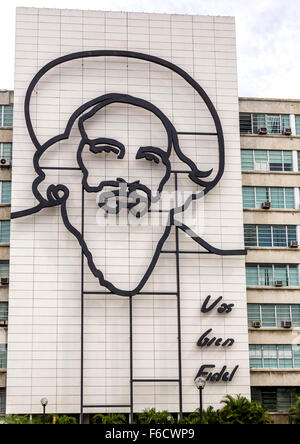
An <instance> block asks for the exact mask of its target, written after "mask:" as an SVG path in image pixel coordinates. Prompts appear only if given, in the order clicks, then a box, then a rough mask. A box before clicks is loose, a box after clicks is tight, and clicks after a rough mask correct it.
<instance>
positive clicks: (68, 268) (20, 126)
mask: <svg viewBox="0 0 300 444" xmlns="http://www.w3.org/2000/svg"><path fill="white" fill-rule="evenodd" d="M100 23H101V29H100V28H99V24H100ZM234 28H235V27H234V19H233V18H231V17H201V16H181V15H171V16H170V15H165V14H140V13H112V12H99V11H96V12H95V11H77V10H76V11H75V10H53V9H33V8H19V9H18V11H17V37H16V78H15V110H14V149H13V153H14V161H13V179H12V182H13V187H12V189H13V191H12V212H13V214H14V215H15V219H14V220H13V221H12V230H11V231H12V232H11V243H10V245H11V267H10V309H9V329H8V332H9V334H8V344H9V345H8V360H7V362H8V363H7V390H5V389H4V385H5V384H4V379H3V380H1V383H2V385H1V399H2V412H3V411H4V404H5V397H6V413H7V414H11V413H29V414H36V413H40V412H41V405H40V399H41V398H42V397H44V396H46V397H47V398H48V400H49V404H48V408H47V409H48V411H49V412H50V411H53V412H57V413H69V414H71V413H77V414H79V413H81V414H82V417H83V415H89V414H92V413H95V412H106V411H109V412H111V411H118V412H124V413H129V414H130V413H132V412H137V411H141V410H142V409H144V408H147V407H148V408H149V407H156V408H157V409H159V410H161V409H168V410H169V411H171V412H174V413H176V412H177V413H179V412H180V411H181V412H189V411H193V410H194V409H195V408H197V407H198V399H199V397H198V393H197V390H196V389H195V387H194V386H193V380H194V378H195V376H196V375H197V373H198V375H202V376H204V377H205V378H207V383H206V387H205V391H204V406H208V405H214V406H216V407H217V406H219V405H220V401H221V399H222V398H223V397H224V395H225V394H227V393H228V394H232V395H234V394H237V393H240V394H242V395H244V396H247V397H250V396H252V398H253V399H258V400H260V401H261V402H262V403H263V405H265V406H266V407H267V408H269V409H270V410H271V411H282V410H287V409H288V407H289V406H290V404H291V403H292V401H293V399H294V396H295V393H297V390H298V389H297V386H300V383H298V379H299V376H298V373H297V368H298V369H299V368H300V362H299V352H298V350H299V349H298V346H297V345H298V343H299V341H298V336H297V334H298V333H297V327H300V315H299V307H300V305H299V304H297V293H298V291H299V288H300V284H299V268H298V264H299V263H300V262H299V260H298V259H297V258H298V255H299V253H298V249H297V241H298V239H299V233H298V226H297V222H296V221H295V219H296V218H297V210H299V208H300V207H299V205H300V198H299V185H300V184H299V182H298V177H299V174H297V173H298V171H299V170H298V157H297V155H298V153H297V152H298V150H299V151H300V147H297V140H300V138H298V139H297V133H298V134H299V135H300V120H299V118H300V117H299V116H300V102H299V101H298V102H297V101H278V100H264V99H246V98H242V99H240V101H239V100H238V93H237V72H236V49H235V30H234ZM112 49H113V50H118V51H124V54H121V53H120V52H119V53H118V54H117V53H114V54H113V55H112V54H109V53H106V54H105V55H106V57H103V54H102V55H99V53H98V54H97V57H96V55H95V57H90V56H89V57H87V53H86V51H95V50H98V51H101V50H106V51H110V50H112ZM125 51H127V52H128V51H129V52H133V51H134V52H135V53H142V54H150V55H151V56H155V57H158V58H159V59H160V60H164V61H167V62H171V63H172V64H173V65H175V67H179V68H181V70H183V71H184V72H185V73H188V74H189V75H190V76H191V78H192V81H191V83H189V80H190V78H189V77H187V76H185V74H182V71H179V70H178V71H176V68H175V71H172V69H170V65H169V64H168V63H167V64H166V63H165V62H160V61H157V60H155V63H154V62H153V59H147V58H146V59H145V58H144V59H139V58H138V57H136V55H132V54H131V55H130V56H129V58H127V57H124V55H126V54H125ZM78 52H80V54H81V55H80V57H79V56H78V57H75V58H73V59H72V60H71V59H69V60H59V62H57V64H54V65H53V66H52V65H51V66H49V69H48V71H47V70H46V71H45V72H43V73H42V75H41V76H40V77H39V78H38V79H37V81H36V83H35V84H34V85H33V87H32V90H31V91H30V92H29V93H28V90H27V88H28V86H29V83H30V82H31V80H32V78H33V77H34V76H35V75H36V73H37V72H39V70H40V69H41V68H42V67H43V66H45V65H46V64H47V63H49V62H51V61H53V60H56V59H58V58H60V57H61V56H65V55H68V54H72V53H78ZM160 63H163V65H161V64H160ZM173 65H172V67H173ZM172 67H171V68H172ZM187 80H188V81H187ZM194 82H196V84H198V85H200V87H202V88H203V89H204V90H205V92H206V93H207V96H206V95H201V90H200V89H199V88H198V87H197V85H196V86H195V83H194ZM197 88H198V89H197ZM26 92H27V96H26ZM6 94H8V93H6ZM107 94H109V96H107ZM114 94H119V95H121V96H118V99H116V97H115V95H114ZM103 95H105V97H104V98H103ZM25 96H26V97H27V99H26V100H27V105H28V107H27V109H28V110H29V113H28V115H27V116H25V119H24V109H23V104H24V100H25ZM125 96H126V97H125ZM128 96H130V98H128ZM9 97H10V100H12V94H11V93H10V96H9ZM97 97H100V99H99V98H97ZM120 97H121V98H120ZM105 100H106V101H107V100H109V101H110V102H109V103H108V102H105V103H104V102H103V101H105ZM91 101H93V103H92V104H91V103H90V102H91ZM9 103H10V102H9ZM9 103H7V104H6V102H5V105H6V106H7V105H9ZM210 103H211V104H212V106H210ZM86 104H88V105H86ZM95 105H96V106H97V107H98V108H97V109H95V108H92V107H93V106H95ZM108 105H109V106H108ZM104 106H105V109H103V108H104ZM79 107H81V108H79ZM76 110H79V111H78V112H77V111H76ZM75 111H76V113H75V117H74V119H73V117H72V115H74V114H72V113H74V112H75ZM149 113H150V115H149ZM151 113H152V114H151ZM239 113H240V129H239V123H238V121H239V119H238V116H239ZM80 116H83V117H81V118H79V117H80ZM218 119H220V120H218ZM218 121H220V124H221V127H222V134H223V135H224V141H225V171H224V174H223V171H222V143H221V142H222V136H221V133H220V128H219V125H218ZM68 122H69V124H68ZM162 123H163V125H162ZM68 125H69V126H68ZM163 127H164V128H165V129H164V128H163ZM172 128H174V129H172ZM67 129H68V131H67ZM166 129H167V132H168V134H169V136H168V138H169V139H168V140H169V141H170V139H172V140H173V142H172V144H173V145H172V150H174V152H173V153H172V154H170V155H169V154H168V156H169V157H168V158H167V157H166V155H165V154H164V153H163V152H162V150H163V151H164V150H166V147H167V146H168V141H166V133H165V130H166ZM99 130H100V131H99ZM3 131H4V130H3ZM175 131H176V134H177V137H178V145H176V134H175ZM64 132H65V133H64ZM239 132H240V133H241V136H240V134H239ZM62 134H64V135H65V137H64V138H63V137H61V135H62ZM10 137H11V136H10ZM99 138H101V140H99ZM112 138H113V141H112ZM108 139H109V140H108ZM149 139H150V140H149ZM3 140H4V139H3ZM6 140H7V139H5V140H4V141H6ZM80 140H81V142H80ZM83 140H84V143H83V142H82V141H83ZM174 140H175V142H174ZM1 141H2V139H1ZM109 141H110V143H112V145H111V147H110V149H109V150H108V147H107V146H106V151H105V150H103V146H102V147H100V145H101V144H100V142H101V143H102V145H103V143H104V142H105V143H106V144H107V143H108V142H109ZM8 142H11V139H10V140H9V141H8ZM96 142H97V143H96ZM124 142H125V143H124ZM97 144H98V145H97ZM99 144H100V145H99ZM78 145H79V147H82V152H83V147H84V146H90V147H91V148H92V152H93V155H94V156H95V154H96V155H97V156H98V157H97V158H95V157H91V153H87V152H85V153H84V154H85V156H86V157H83V154H81V153H80V149H79V148H78ZM149 145H151V146H154V147H160V148H159V150H157V148H155V149H154V150H152V151H151V153H150V152H148V151H147V153H146V154H147V157H146V156H145V147H148V148H149ZM42 147H44V148H45V149H44V151H43V149H42ZM74 147H75V148H74ZM99 147H100V148H99ZM49 148H50V149H49ZM112 148H113V149H112ZM240 149H241V152H240ZM39 150H41V151H40V152H41V154H39V153H38V154H36V155H35V156H34V154H35V153H36V152H37V151H38V152H39ZM77 150H78V151H77ZM76 151H77V160H76V155H75V156H74V152H75V154H76ZM108 151H113V152H108ZM4 154H5V153H3V156H4V158H6V157H5V156H6V154H5V155H4ZM116 154H117V158H116V157H113V156H115V155H116ZM99 156H102V157H101V162H102V163H101V164H100V166H98V164H97V167H96V160H97V162H99ZM158 156H161V157H160V158H159V157H158ZM7 158H9V156H8V155H7ZM33 158H35V159H38V160H36V163H35V164H34V163H33ZM187 158H188V160H187ZM116 159H118V160H116ZM147 160H152V162H151V163H152V167H151V169H149V166H148V164H149V162H148V164H147ZM78 162H79V163H78ZM168 162H169V163H168ZM162 163H163V164H164V166H165V167H166V169H167V171H168V165H169V164H171V165H172V167H171V168H170V177H169V180H168V181H167V182H166V190H167V191H168V192H169V194H170V195H171V194H172V192H173V197H174V196H175V201H176V203H177V207H178V205H179V204H183V203H186V202H187V200H186V196H189V195H190V193H191V190H192V193H194V194H195V195H196V196H197V197H198V196H199V199H198V198H197V199H195V201H196V205H193V206H192V207H191V208H188V210H192V211H191V214H189V213H188V211H187V210H186V211H185V214H186V213H188V216H187V219H184V222H185V224H184V225H181V228H178V226H179V225H175V226H174V227H171V231H170V233H169V237H168V239H167V240H165V239H164V242H165V243H164V247H163V248H162V249H159V253H160V254H159V255H158V256H159V257H156V253H157V251H158V245H160V244H159V239H160V240H162V237H161V236H162V233H161V232H160V228H159V226H157V225H155V226H153V224H152V225H151V224H150V226H146V225H145V224H144V225H142V224H141V225H139V224H136V223H135V224H134V226H128V224H127V223H124V220H123V217H124V215H123V213H122V211H119V212H118V217H117V224H116V217H115V214H114V215H112V214H109V211H108V210H105V211H104V210H103V208H104V209H105V206H102V207H100V210H99V205H95V202H96V200H95V197H93V196H94V192H95V191H97V192H99V188H97V186H98V185H99V177H102V180H105V181H112V180H114V181H115V180H116V178H122V180H121V179H119V182H120V183H121V182H122V181H126V182H127V183H130V184H131V185H132V184H136V183H137V180H140V179H141V177H144V180H145V181H147V179H149V184H148V187H149V189H152V188H154V189H155V187H157V186H158V185H156V184H157V183H158V182H157V181H158V178H159V177H160V178H161V177H164V178H166V177H167V176H166V173H163V172H162V170H158V169H156V170H155V169H153V165H154V167H155V165H161V164H162ZM187 165H188V167H189V168H193V165H196V166H197V168H198V170H200V171H206V172H208V173H206V175H205V174H203V175H202V176H203V177H204V178H203V179H199V176H197V175H196V176H193V175H192V177H194V181H190V180H189V179H187V178H186V176H185V175H183V174H182V171H183V170H184V171H187V170H189V168H188V169H187ZM241 165H242V168H241ZM41 167H42V168H41ZM103 167H104V173H103ZM160 168H161V167H160ZM212 168H213V169H214V171H213V172H211V171H210V170H211V169H212ZM1 170H2V174H6V175H7V174H8V173H9V168H4V167H3V168H1ZM241 170H242V174H241ZM194 171H195V169H194ZM43 174H45V177H44V176H43ZM82 174H83V176H82ZM161 174H162V175H161ZM164 174H165V176H164ZM209 174H210V175H209ZM37 176H38V177H40V182H39V183H38V187H37V188H36V191H35V195H33V193H32V184H33V181H34V180H35V179H36V178H37ZM82 177H83V178H84V179H83V186H82V185H81V182H82ZM2 180H3V181H6V180H9V178H8V177H6V176H5V177H4V178H3V179H2ZM197 180H198V182H197ZM214 181H215V182H214ZM162 182H163V183H164V179H163V180H162ZM162 182H160V183H162ZM207 183H209V184H212V185H211V186H210V185H207ZM200 184H201V186H200ZM297 184H298V185H297ZM57 185H59V186H60V188H56V187H57ZM65 186H66V187H67V190H66V188H64V187H65ZM114 186H116V184H115V185H114ZM3 189H4V190H5V187H4V188H3ZM144 189H145V188H144ZM156 189H157V188H156ZM199 189H204V190H206V196H205V199H202V198H201V197H202V196H201V195H199V194H197V193H199ZM137 190H139V189H137ZM166 190H164V191H166ZM174 190H175V194H174ZM181 190H184V191H185V194H184V193H182V194H180V191H181ZM140 191H141V190H140ZM68 192H70V195H69V196H70V197H68V199H69V200H68V202H70V204H68V205H67V204H66V202H67V200H66V202H65V201H64V197H65V196H66V195H67V194H68ZM114 196H116V194H115V195H114ZM118 196H120V195H118ZM182 196H184V197H182ZM119 199H120V198H119ZM187 199H189V197H188V198H187ZM242 201H243V203H244V205H243V206H244V218H243V212H242V209H243V208H242ZM104 203H105V204H106V201H105V202H104ZM4 204H5V202H4ZM119 205H120V200H119ZM121 208H122V207H121ZM161 208H163V210H161ZM124 209H125V208H123V210H124ZM169 209H170V207H168V211H166V208H165V207H164V206H163V207H160V210H159V211H160V214H164V212H165V213H166V214H170V213H169ZM127 210H128V211H129V213H130V208H129V207H127ZM24 211H25V212H24ZM156 211H157V210H156V207H155V204H153V206H152V207H151V212H152V213H153V214H154V213H155V212H156ZM123 212H124V211H123ZM129 213H128V214H129ZM177 214H178V213H177ZM21 216H22V217H21ZM278 216H280V218H278ZM113 217H114V219H113ZM127 217H128V216H126V221H127ZM178 217H179V216H178ZM8 218H9V217H8V214H6V213H5V214H3V222H1V223H3V224H4V225H3V230H4V231H3V233H4V238H3V239H6V238H5V233H6V231H5V230H7V229H8V227H6V225H5V223H6V224H7V222H6V219H8ZM141 219H142V218H141ZM186 220H188V221H189V224H190V225H189V228H190V229H191V230H189V231H184V230H183V228H182V227H184V226H186V225H188V224H187V223H186ZM83 221H84V222H83ZM203 221H205V223H203ZM95 222H96V223H95ZM72 227H73V229H72ZM191 232H192V235H191V234H190V233H191ZM187 233H188V235H187ZM82 234H84V236H83V235H82ZM199 239H200V240H199ZM244 239H245V240H244ZM195 240H196V242H195ZM197 241H198V242H197ZM244 244H245V246H246V248H247V250H248V255H247V256H244V254H243V250H244ZM1 248H3V250H4V248H7V247H4V246H3V247H1ZM5 251H6V250H5ZM226 252H227V253H226ZM5 254H6V256H5V257H4V256H1V257H3V260H4V261H7V260H8V252H7V251H6V253H5ZM245 257H246V264H245ZM153 258H154V259H153ZM153 261H154V262H155V264H156V265H155V264H154V265H155V267H154V268H153V270H152V273H149V274H147V273H146V274H145V270H146V269H147V267H149V262H150V268H151V264H152V265H153ZM4 265H5V266H6V267H7V262H5V263H3V266H4ZM148 270H149V268H148ZM100 272H101V273H100ZM4 274H5V273H4ZM146 275H147V276H146ZM3 276H4V275H3ZM145 276H146V277H147V279H146V278H145ZM4 277H6V276H4ZM96 277H97V278H96ZM3 282H5V281H3ZM99 283H100V285H99ZM5 285H6V284H5ZM1 290H2V291H5V292H7V286H2V287H1ZM208 296H210V298H209V299H208ZM1 297H2V299H1V301H3V302H5V303H6V302H7V293H5V294H4V293H3V296H2V293H1ZM221 297H222V299H219V304H218V305H215V306H213V308H212V309H209V308H210V305H211V304H212V303H213V302H214V301H217V299H218V298H221ZM5 298H6V299H5ZM222 303H225V304H226V305H225V311H224V309H223V310H222V309H221V308H222V307H221V304H222ZM231 304H233V307H231ZM247 304H248V326H249V331H248V327H247ZM3 307H4V306H3ZM5 307H6V305H5ZM218 308H219V309H220V310H219V311H218ZM223 308H224V307H223ZM226 308H227V310H226ZM82 309H83V310H82ZM227 311H228V312H227ZM0 317H1V316H0ZM3 318H5V316H4V315H3ZM0 330H1V334H2V332H3V336H1V337H3V339H2V342H3V345H2V348H3V350H4V351H3V352H2V355H3V356H4V359H5V365H6V359H7V356H6V343H7V339H6V336H5V335H6V333H5V330H4V329H3V327H2V328H1V326H0ZM4 333H5V334H4ZM248 333H249V335H248ZM213 337H215V338H216V339H215V340H214V341H211V343H210V344H209V346H208V345H207V343H208V339H212V338H213ZM219 338H220V339H219ZM297 341H298V342H297ZM249 343H250V356H249ZM222 345H223V346H222ZM0 346H1V341H0ZM82 357H83V359H82ZM249 358H250V367H249ZM4 359H3V362H4ZM249 369H250V371H249ZM105 406H110V407H109V408H105ZM280 420H282V418H280Z"/></svg>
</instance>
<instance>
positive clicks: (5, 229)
mask: <svg viewBox="0 0 300 444" xmlns="http://www.w3.org/2000/svg"><path fill="white" fill-rule="evenodd" d="M0 223H1V225H0V227H1V233H0V236H1V237H0V243H2V244H8V243H9V238H10V221H9V220H1V221H0Z"/></svg>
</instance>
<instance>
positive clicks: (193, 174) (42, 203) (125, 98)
mask: <svg viewBox="0 0 300 444" xmlns="http://www.w3.org/2000/svg"><path fill="white" fill-rule="evenodd" d="M106 56H111V57H127V58H135V59H140V60H144V61H148V62H152V63H156V64H158V65H161V66H164V67H166V68H168V69H171V70H172V71H173V72H175V73H177V74H179V75H180V76H181V77H182V78H183V79H185V80H186V81H187V83H189V84H190V85H191V86H192V87H193V88H194V89H195V90H196V91H197V92H198V94H199V95H200V97H201V98H202V99H203V101H204V102H205V103H206V105H207V107H208V109H209V111H210V113H211V116H212V118H213V120H214V123H215V127H216V133H209V134H211V135H217V137H218V147H219V169H218V173H217V175H216V177H215V178H214V179H213V180H212V181H204V180H202V178H205V177H208V176H209V175H210V174H211V172H212V170H211V171H206V172H203V171H200V170H199V169H198V168H197V166H196V165H195V163H194V162H193V161H192V160H191V159H189V158H188V157H187V156H185V155H184V154H183V152H182V151H181V149H180V146H179V141H178V134H177V132H176V130H175V128H174V126H173V125H172V123H171V122H170V120H169V119H168V118H167V117H166V116H165V115H164V114H163V113H162V112H161V111H160V110H159V109H158V108H157V107H155V106H154V105H153V104H151V103H149V102H147V101H145V100H143V99H140V98H136V97H131V96H129V95H126V94H114V93H113V94H106V95H103V96H100V97H97V98H95V99H93V100H91V101H89V102H87V103H85V104H84V105H82V106H81V107H79V108H78V109H77V110H76V111H75V112H74V113H73V114H72V116H71V117H70V119H69V121H68V123H67V126H66V129H65V131H64V132H63V133H62V134H60V135H57V136H55V137H53V138H51V139H50V140H48V141H47V142H46V143H45V144H43V145H41V144H40V143H39V141H38V139H37V137H36V134H35V132H34V130H33V126H32V121H31V116H30V101H31V97H32V93H33V91H34V88H35V86H36V85H37V83H38V81H39V80H40V79H41V78H42V77H43V76H44V75H45V74H46V73H47V72H48V71H50V70H51V69H52V68H54V67H56V66H58V65H60V64H63V63H65V62H67V61H71V60H76V59H84V58H87V57H106ZM116 102H118V103H130V104H133V105H135V106H140V107H142V108H144V109H147V110H149V111H151V112H153V113H154V114H155V115H156V116H157V117H158V118H159V119H160V120H161V122H162V123H163V125H164V127H165V129H166V131H167V134H168V151H167V153H166V155H165V156H163V158H162V161H163V163H164V165H165V166H166V174H165V176H164V178H163V180H162V182H161V183H160V185H159V188H158V193H159V192H161V191H162V189H163V186H164V184H165V183H166V182H167V180H168V179H169V178H170V175H171V165H170V162H169V160H168V158H169V156H170V153H171V149H172V147H173V148H174V150H175V152H176V154H177V156H178V157H179V158H180V159H181V160H182V161H183V162H184V163H186V164H187V165H188V166H189V167H190V171H187V172H186V173H187V174H188V175H189V178H190V179H191V180H192V181H193V182H195V183H196V184H198V185H200V186H202V187H204V190H202V191H201V192H200V193H195V194H193V195H191V196H190V197H189V198H188V199H187V201H186V202H185V204H184V205H182V206H181V207H177V208H175V209H172V210H170V215H169V220H168V224H169V226H168V227H167V228H166V230H165V231H164V234H163V236H162V237H161V239H160V241H159V243H158V245H157V248H156V250H155V254H154V256H153V258H152V261H151V263H150V265H149V267H148V269H147V271H146V273H145V275H144V276H143V278H142V280H141V281H140V283H139V285H138V286H137V287H136V288H135V289H133V290H131V291H124V290H121V289H118V288H116V287H115V286H114V285H113V284H112V283H110V282H108V281H106V280H105V279H104V276H103V273H102V272H101V270H99V269H97V267H96V266H95V263H94V261H93V258H92V255H91V253H90V251H89V249H88V247H87V244H86V242H85V241H84V239H83V236H82V234H81V233H79V231H78V230H77V229H76V228H75V227H74V226H73V225H72V224H71V223H70V221H69V218H68V215H67V209H66V201H67V199H68V196H69V190H68V188H67V187H66V186H65V185H56V186H55V185H51V186H50V187H49V188H48V190H47V199H45V198H44V197H43V196H42V195H41V194H40V192H39V190H38V186H39V185H40V184H41V182H42V181H43V180H44V179H45V172H44V169H45V168H43V167H42V166H40V163H39V161H40V159H41V156H42V154H43V153H44V152H45V151H46V150H47V149H48V148H50V147H51V146H52V145H54V144H55V143H57V142H60V141H62V140H64V139H67V138H68V137H69V135H70V132H71V129H72V127H73V124H74V122H75V120H76V119H77V118H79V117H80V116H81V117H80V119H79V129H80V132H81V135H82V141H81V143H80V146H79V149H78V152H77V162H78V166H79V169H80V170H81V171H82V173H83V184H84V187H85V189H86V191H87V192H93V191H99V189H100V188H101V186H100V187H89V186H88V184H87V177H88V171H87V170H86V168H85V167H84V164H83V162H82V159H81V156H80V153H81V151H82V149H83V146H84V145H85V144H88V145H90V147H91V148H92V149H95V146H96V144H97V143H99V142H103V139H96V140H94V141H91V140H89V138H88V136H87V134H86V132H85V130H84V121H85V120H86V119H88V118H89V117H92V116H93V115H94V114H95V113H96V112H97V111H99V110H100V109H102V108H103V107H104V106H106V105H108V104H111V103H116ZM91 107H93V108H92V109H91V110H89V111H88V112H87V114H83V113H84V112H85V111H87V110H88V109H90V108H91ZM24 111H25V120H26V125H27V129H28V132H29V135H30V138H31V140H32V142H33V144H34V145H35V147H36V150H37V151H36V153H35V155H34V159H33V164H34V169H35V171H36V173H37V175H38V177H37V178H36V179H35V180H34V182H33V184H32V191H33V194H34V196H35V197H36V198H37V200H38V201H39V204H38V205H37V206H35V207H33V208H30V209H27V210H24V211H18V212H13V213H12V215H11V218H12V219H16V218H20V217H24V216H27V215H32V214H35V213H37V212H39V211H40V210H41V209H43V208H48V207H51V206H57V205H60V206H61V215H62V219H63V222H64V225H65V226H66V228H67V229H68V230H69V231H70V232H71V233H72V234H73V235H74V236H75V237H76V238H77V240H78V242H79V244H80V246H81V248H82V250H83V253H84V255H85V257H86V258H87V261H88V264H89V267H90V270H91V272H92V273H93V275H94V276H95V277H97V278H98V279H99V284H100V285H101V286H104V287H106V288H107V289H108V290H109V291H111V292H113V293H115V294H117V295H120V296H127V297H130V296H133V295H135V294H138V293H139V292H140V291H141V289H142V288H143V287H144V285H145V284H146V282H147V280H148V278H149V276H150V275H151V273H152V271H153V269H154V267H155V265H156V263H157V261H158V258H159V256H160V253H161V250H162V247H163V245H164V243H165V241H166V239H167V238H168V236H169V234H170V226H172V225H174V214H178V213H181V212H182V211H184V210H185V209H186V208H187V206H188V205H189V204H190V203H191V202H192V201H193V200H196V199H198V198H200V197H203V196H204V195H205V194H207V193H208V192H209V191H210V190H211V189H212V188H214V187H215V186H216V185H217V183H218V182H219V181H220V179H221V177H222V175H223V173H224V168H225V155H224V136H223V131H222V126H221V122H220V119H219V116H218V113H217V111H216V109H215V107H214V106H213V104H212V102H211V100H210V99H209V97H208V96H207V94H206V93H205V91H204V90H203V89H202V88H201V87H200V85H199V84H198V83H197V82H196V81H195V80H194V79H192V77H191V76H190V75H189V74H187V73H186V72H185V71H183V70H182V69H181V68H179V67H178V66H176V65H174V64H172V63H170V62H168V61H166V60H163V59H161V58H158V57H155V56H151V55H148V54H143V53H137V52H131V51H115V50H112V51H110V50H103V51H83V52H78V53H73V54H69V55H66V56H63V57H60V58H58V59H55V60H53V61H52V62H50V63H48V64H47V65H45V66H44V67H43V68H42V69H41V70H40V71H39V72H38V73H37V74H36V75H35V77H34V78H33V80H32V81H31V83H30V85H29V87H28V90H27V92H26V97H25V105H24ZM179 134H182V133H179ZM183 134H184V133H183ZM195 134H197V133H195ZM107 142H108V143H110V144H112V145H113V146H114V147H116V141H113V140H111V139H108V140H107V139H105V143H107ZM118 148H119V149H120V152H119V157H122V156H123V152H122V147H120V145H119V146H118ZM139 154H141V153H140V152H139V153H138V154H137V156H138V155H139ZM138 158H139V157H138ZM112 185H113V186H118V185H119V183H118V182H115V183H114V184H112ZM138 187H139V185H138V184H137V185H136V189H138ZM154 199H155V198H154ZM149 201H150V199H149ZM149 207H150V206H149ZM139 216H140V214H139V213H138V214H137V217H139ZM175 225H176V226H178V223H176V224H175ZM181 229H182V230H183V231H185V232H187V233H188V232H191V230H189V229H188V227H186V226H184V225H182V226H181ZM194 239H195V241H196V242H197V243H198V244H200V245H201V246H202V247H203V248H205V249H206V250H207V251H208V252H210V253H213V254H217V255H224V256H225V255H244V254H246V251H245V250H221V249H217V248H215V247H213V246H211V245H210V244H208V243H207V242H205V241H204V240H203V239H201V238H200V237H199V236H197V235H195V237H194Z"/></svg>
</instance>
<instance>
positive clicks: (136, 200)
mask: <svg viewBox="0 0 300 444" xmlns="http://www.w3.org/2000/svg"><path fill="white" fill-rule="evenodd" d="M105 186H112V187H117V189H116V190H110V191H104V192H102V193H101V194H100V196H99V202H98V206H99V208H102V209H103V210H104V211H106V213H109V214H119V213H120V211H121V210H122V209H123V208H126V209H127V210H129V211H130V212H131V213H133V214H134V215H135V216H136V217H137V218H140V217H142V216H144V215H145V214H146V213H147V212H148V211H149V210H150V208H151V204H152V202H157V200H158V199H159V194H158V195H157V196H155V197H153V196H152V191H151V190H150V189H149V188H148V187H147V186H146V185H144V184H141V183H140V180H136V181H135V182H131V183H128V182H126V180H124V179H123V178H119V177H118V178H117V180H116V181H106V182H104V183H103V184H102V186H101V189H102V190H103V188H104V187H105ZM138 191H142V192H143V193H145V195H146V197H144V196H142V195H141V194H139V193H138ZM119 197H125V199H126V200H125V201H124V202H123V201H120V199H118V198H119ZM111 198H117V201H116V207H115V208H112V207H110V206H109V205H108V203H107V202H108V200H109V199H111ZM128 199H133V202H128ZM141 203H145V204H146V205H145V209H144V210H143V211H134V209H135V207H136V206H137V205H139V204H141Z"/></svg>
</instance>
